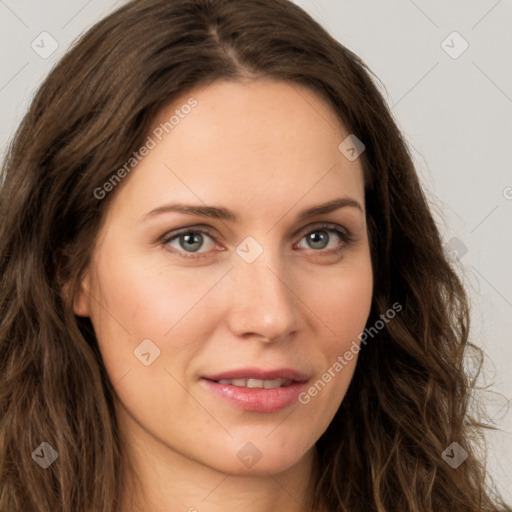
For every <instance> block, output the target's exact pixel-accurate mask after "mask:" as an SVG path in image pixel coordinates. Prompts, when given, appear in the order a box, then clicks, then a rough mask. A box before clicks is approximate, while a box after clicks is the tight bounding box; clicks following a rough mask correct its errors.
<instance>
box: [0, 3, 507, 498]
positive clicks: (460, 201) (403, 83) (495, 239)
mask: <svg viewBox="0 0 512 512" xmlns="http://www.w3.org/2000/svg"><path fill="white" fill-rule="evenodd" d="M123 3H124V1H117V2H114V1H112V0H104V1H100V0H89V1H87V0H68V1H66V2H64V0H61V1H58V0H46V1H41V0H0V43H1V46H0V48H1V49H0V69H1V74H0V109H1V110H0V111H1V114H2V117H1V120H2V122H1V123H0V145H1V146H0V152H1V155H0V156H3V155H4V154H5V150H6V146H7V142H8V140H9V138H10V137H11V136H12V134H13V132H14V129H15V127H16V126H17V124H18V123H19V121H20V119H21V117H22V115H23V114H24V112H25V110H26V108H27V106H28V103H29V102H30V99H31V97H32V95H33V93H34V91H35V90H36V88H37V87H38V85H39V84H40V83H41V81H42V80H43V78H44V77H45V75H46V74H47V73H48V71H49V70H50V68H51V67H52V66H53V65H54V64H55V63H56V62H57V60H58V59H59V58H60V57H61V56H62V55H63V54H64V52H65V51H66V48H67V47H68V45H69V44H70V43H71V42H72V41H73V40H74V39H75V38H76V37H77V36H78V35H79V34H80V33H82V32H83V31H84V30H86V29H87V28H89V27H90V26H91V25H92V24H93V23H95V22H96V21H97V20H99V19H101V18H102V17H104V16H105V15H106V14H108V13H109V12H111V11H112V10H114V9H115V8H116V7H118V6H121V5H122V4H123ZM295 3H296V4H298V5H300V6H302V7H303V8H305V9H306V10H307V11H308V12H309V13H310V14H311V15H312V16H313V17H314V18H315V19H317V20H318V21H319V22H320V23H321V24H322V25H323V26H325V27H326V28H327V29H328V30H329V31H330V32H331V33H332V34H333V35H334V36H335V37H336V38H337V39H338V40H339V41H340V42H341V43H343V44H344V45H345V46H347V47H348V48H350V49H351V50H353V51H354V52H355V53H356V54H358V55H359V56H360V57H361V58H362V59H363V60H364V61H365V62H366V63H367V64H368V65H369V67H370V68H371V69H372V70H373V71H374V72H375V73H376V74H377V76H378V77H379V78H380V80H381V81H382V83H383V84H384V85H383V86H382V85H379V87H380V88H381V91H382V92H383V94H384V95H385V97H386V99H387V101H388V103H389V104H390V106H392V112H393V113H394V115H395V118H396V120H397V122H398V124H399V126H400V127H401V128H402V130H403V131H404V133H405V135H406V138H407V140H408V141H409V143H410V146H411V150H412V152H413V156H414V159H415V161H416V164H417V168H418V172H419V174H420V176H421V179H422V182H423V184H424V187H425V189H426V191H427V194H428V197H429V199H430V200H431V203H432V207H433V209H434V212H435V215H436V217H437V219H438V220H439V223H440V228H441V230H442V233H443V236H444V239H445V241H446V243H447V248H449V247H451V248H452V250H451V254H452V257H454V259H455V260H456V261H457V264H458V267H459V270H460V273H461V275H462V276H463V277H464V281H465V283H466V285H467V287H468V289H469V291H470V293H471V299H472V305H473V315H472V318H473V325H472V331H471V338H472V341H474V342H475V343H476V344H478V345H480V346H481V347H483V348H484V350H485V351H486V354H487V363H486V368H485V373H484V375H483V378H482V380H481V382H482V384H492V387H491V388H490V389H491V390H492V391H493V393H491V392H485V393H484V395H483V396H484V397H485V400H486V402H487V403H488V404H489V412H490V414H491V415H492V416H493V417H494V418H495V421H496V422H497V423H498V425H499V427H500V428H501V429H502V432H499V433H493V434H490V435H487V439H488V443H489V470H490V473H491V474H492V475H493V476H494V478H495V479H496V483H497V485H498V487H499V489H500V490H501V491H502V492H503V493H504V495H505V497H506V498H507V500H508V501H509V503H512V489H511V487H510V482H511V481H512V471H511V468H512V464H511V455H512V413H511V412H510V410H509V408H510V406H511V404H512V402H511V397H512V372H511V371H510V363H511V362H512V342H511V340H512V336H511V334H512V322H511V313H512V287H511V283H512V266H511V261H512V215H511V210H512V173H511V163H512V67H511V63H512V26H511V23H510V21H511V20H512V2H511V0H478V1H476V0H457V1H455V0H429V1H427V0H422V1H420V0H414V1H413V0H386V1H383V0H297V1H296V2H295ZM43 31H46V32H48V33H49V34H51V36H52V37H53V38H54V39H55V40H56V41H57V43H58V45H59V46H58V48H57V50H56V51H55V52H54V53H53V54H52V55H51V56H49V57H48V58H42V57H40V56H39V55H38V54H37V53H36V52H35V51H34V50H33V49H32V47H31V43H32V41H34V40H35V41H36V43H37V42H38V41H40V38H38V36H39V35H40V34H41V32H43ZM454 31H456V32H458V33H459V34H460V36H461V37H462V38H463V39H461V38H459V36H457V35H455V36H453V35H451V36H450V34H452V33H453V32H454ZM448 36H450V37H448ZM464 40H465V41H466V42H467V44H468V45H469V46H468V48H467V50H466V51H464V53H462V54H461V55H460V56H457V55H458V53H460V51H461V50H462V49H463V48H464V46H465V43H464ZM443 41H445V43H444V44H442V43H443ZM39 45H40V46H42V43H40V42H39ZM48 45H49V43H48V41H46V43H45V47H46V48H49V46H48ZM445 50H447V51H448V52H451V53H452V56H457V58H453V57H452V56H450V55H449V54H448V53H447V52H446V51H445ZM384 87H385V88H384ZM454 251H455V252H454ZM466 251H467V252H466Z"/></svg>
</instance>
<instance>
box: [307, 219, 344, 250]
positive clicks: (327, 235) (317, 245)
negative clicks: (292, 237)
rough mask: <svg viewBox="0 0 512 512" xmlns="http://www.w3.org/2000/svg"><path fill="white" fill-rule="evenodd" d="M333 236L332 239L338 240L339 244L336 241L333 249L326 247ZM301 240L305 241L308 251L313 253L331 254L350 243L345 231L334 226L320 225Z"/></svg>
mask: <svg viewBox="0 0 512 512" xmlns="http://www.w3.org/2000/svg"><path fill="white" fill-rule="evenodd" d="M333 235H334V239H336V238H338V239H339V240H341V242H339V241H338V243H335V244H334V246H333V247H328V245H329V244H330V243H331V241H332V239H333ZM301 240H306V243H307V244H308V245H309V249H314V251H315V252H328V253H331V252H339V251H341V250H342V249H343V248H345V246H346V245H347V244H348V243H349V242H350V241H351V238H350V235H349V233H348V232H347V231H345V230H343V229H341V228H339V227H338V226H336V225H322V226H317V227H315V229H313V230H312V231H309V232H308V233H306V235H304V236H303V237H302V239H301Z"/></svg>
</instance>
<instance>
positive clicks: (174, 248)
mask: <svg viewBox="0 0 512 512" xmlns="http://www.w3.org/2000/svg"><path fill="white" fill-rule="evenodd" d="M333 238H334V240H336V239H338V242H337V243H335V244H334V246H333V247H328V246H329V245H330V244H331V242H332V240H333ZM302 240H306V243H307V244H308V246H309V247H305V249H309V250H313V252H315V253H319V254H324V253H327V254H332V253H338V252H340V251H341V250H343V249H344V248H345V247H346V246H347V245H348V244H349V243H350V242H351V238H350V234H349V233H348V231H346V230H344V229H343V228H341V227H339V226H337V225H335V224H334V225H321V226H316V227H315V229H313V230H311V228H310V230H309V231H308V232H306V234H305V235H303V236H302V238H301V241H302ZM208 241H209V242H208ZM162 244H163V245H164V246H167V247H170V248H171V252H172V253H173V254H176V255H178V256H180V257H183V258H189V259H191V258H192V259H193V258H202V257H206V256H207V254H206V253H208V252H209V251H210V250H212V249H215V248H217V249H218V250H219V251H223V250H224V248H223V247H222V246H220V245H218V244H217V243H216V241H215V240H214V238H213V236H212V235H211V234H209V232H208V230H205V229H202V228H186V229H183V230H182V231H178V232H172V233H169V234H168V235H167V236H165V237H164V238H163V239H162ZM205 245H206V247H205ZM297 245H300V242H299V244H297ZM208 246H209V247H208ZM201 249H204V250H201Z"/></svg>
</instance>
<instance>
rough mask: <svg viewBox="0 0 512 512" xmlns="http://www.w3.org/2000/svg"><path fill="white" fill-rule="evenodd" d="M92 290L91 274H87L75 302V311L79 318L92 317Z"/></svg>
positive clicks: (81, 282)
mask: <svg viewBox="0 0 512 512" xmlns="http://www.w3.org/2000/svg"><path fill="white" fill-rule="evenodd" d="M90 292H91V288H90V277H89V272H88V271H87V272H85V274H84V276H83V278H82V280H81V281H80V285H79V286H78V289H77V291H76V294H75V297H74V300H73V311H74V312H75V315H78V316H85V317H89V316H91V301H90V297H91V293H90Z"/></svg>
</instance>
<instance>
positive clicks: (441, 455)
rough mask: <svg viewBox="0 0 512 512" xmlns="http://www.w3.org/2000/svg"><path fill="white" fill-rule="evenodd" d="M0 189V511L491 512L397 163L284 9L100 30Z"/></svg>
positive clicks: (435, 290)
mask: <svg viewBox="0 0 512 512" xmlns="http://www.w3.org/2000/svg"><path fill="white" fill-rule="evenodd" d="M1 194H2V195H1V204H0V208H1V216H2V219H3V220H2V226H1V231H0V244H1V245H0V268H1V276H2V278H1V279H2V286H1V292H0V293H1V295H0V307H1V312H2V315H1V318H2V320H1V330H0V347H1V351H2V357H1V362H0V365H1V377H0V379H1V387H0V389H1V392H0V393H1V394H0V397H1V398H0V404H1V410H2V419H1V434H0V435H1V437H0V439H1V442H0V446H1V450H0V454H1V455H0V461H1V462H0V475H1V477H0V478H1V480H0V481H1V484H0V485H1V487H0V509H1V510H3V511H5V512H19V511H23V512H32V511H38V512H39V511H41V512H42V511H45V512H47V511H49V510H51V511H56V510H63V511H73V512H93V511H98V512H107V511H108V512H111V511H119V512H132V511H139V510H148V511H149V510H151V511H153V512H157V511H164V510H166V511H167V510H188V511H200V512H201V511H203V510H204V511H212V512H213V511H217V510H231V509H234V507H235V506H237V508H244V509H245V510H248V511H253V512H257V511H258V512H259V511H269V510H286V511H289V512H295V511H299V510H308V511H315V512H320V511H349V512H357V511H370V510H374V511H379V512H384V511H411V512H412V511H436V512H437V511H445V510H446V511H448V510H450V511H461V510H465V511H475V512H476V511H498V510H510V509H509V508H507V507H506V505H505V504H503V503H502V502H501V500H500V499H499V498H497V497H494V496H493V495H492V493H491V491H490V490H489V489H488V488H487V485H486V482H485V479H484V469H483V464H482V462H481V461H480V459H479V452H478V451H477V449H478V445H477V444H476V443H475V442H474V437H475V433H478V428H479V427H480V425H479V423H478V422H477V421H476V420H472V419H471V418H469V417H468V413H467V410H468V400H469V396H470V391H471V387H472V385H473V384H474V382H471V381H470V379H469V378H468V377H467V376H466V374H465V373H464V370H463V365H462V363H463V353H464V349H465V347H466V346H468V345H469V343H468V340H467V338H468V326H469V314H468V307H467V299H466V295H465V292H464V289H463V287H462V285H461V283H460V281H459V279H458V278H457V276H456V274H455V273H454V271H453V270H452V268H451V266H450V264H449V262H448V261H447V259H446V257H445V255H444V254H443V250H442V244H441V239H440V236H439V232H438V230H437V227H436V225H435V223H434V221H433V218H432V215H431V213H430V211H429V208H428V206H427V203H426V200H425V197H424V195H423V193H422V190H421V188H420V185H419V182H418V178H417V175H416V173H415V170H414V168H413V164H412V162H411V158H410V156H409V154H408V151H407V148H406V145H405V143H404V141H403V138H402V136H401V134H400V132H399V130H398V129H397V127H396V125H395V124H394V122H393V120H392V118H391V116H390V114H389V111H388V109H387V107H386V105H385V103H384V101H383V99H382V97H381V96H380V94H379V92H378V91H377V89H376V87H375V86H374V85H373V83H372V81H371V80H370V78H369V75H368V72H367V70H366V68H365V66H364V64H363V63H362V62H361V61H360V60H359V59H358V58H357V57H356V56H355V55H354V54H352V53H351V52H350V51H348V50H347V49H346V48H344V47H343V46H341V45H340V44H339V43H338V42H336V41H335V40H334V39H333V38H332V37H330V36H329V35H328V34H327V33H326V32H325V31H324V29H322V28H321V27H320V26H319V25H318V24H317V23H316V22H314V21H313V20H312V19H311V18H310V17H309V16H308V15H307V14H306V13H304V12H303V11H302V10H301V9H300V8H298V7H297V6H295V5H294V4H292V3H290V2H287V1H285V0H278V1H276V0H239V1H237V2H228V1H222V0H182V1H168V0H149V1H138V2H135V1H134V2H130V3H128V4H127V5H126V6H124V7H122V8H120V9H119V10H118V11H116V12H115V13H113V14H112V15H110V16H108V17H107V18H106V19H104V20H102V21H101V22H99V23H98V24H97V25H96V26H94V27H93V28H92V29H91V30H90V31H89V32H88V33H87V34H85V35H84V36H83V37H82V38H81V40H80V41H78V42H77V44H76V45H75V46H74V47H73V48H72V49H71V50H70V51H69V52H68V53H67V54H66V55H65V56H64V58H63V59H62V60H61V62H60V63H59V64H58V65H57V66H56V68H55V69H54V70H53V71H52V72H51V73H50V75H49V77H48V78H47V80H46V81H45V82H44V84H43V85H42V87H41V89H40V90H39V91H38V93H37V95H36V97H35V98H34V101H33V103H32V106H31V108H30V110H29V112H28V113H27V115H26V116H25V118H24V120H23V122H22V124H21V126H20V128H19V131H18V132H17V134H16V137H15V139H14V142H13V145H12V147H11V150H10V153H9V155H8V158H7V160H6V163H5V165H4V183H3V187H2V193H1ZM475 429H476V430H475Z"/></svg>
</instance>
